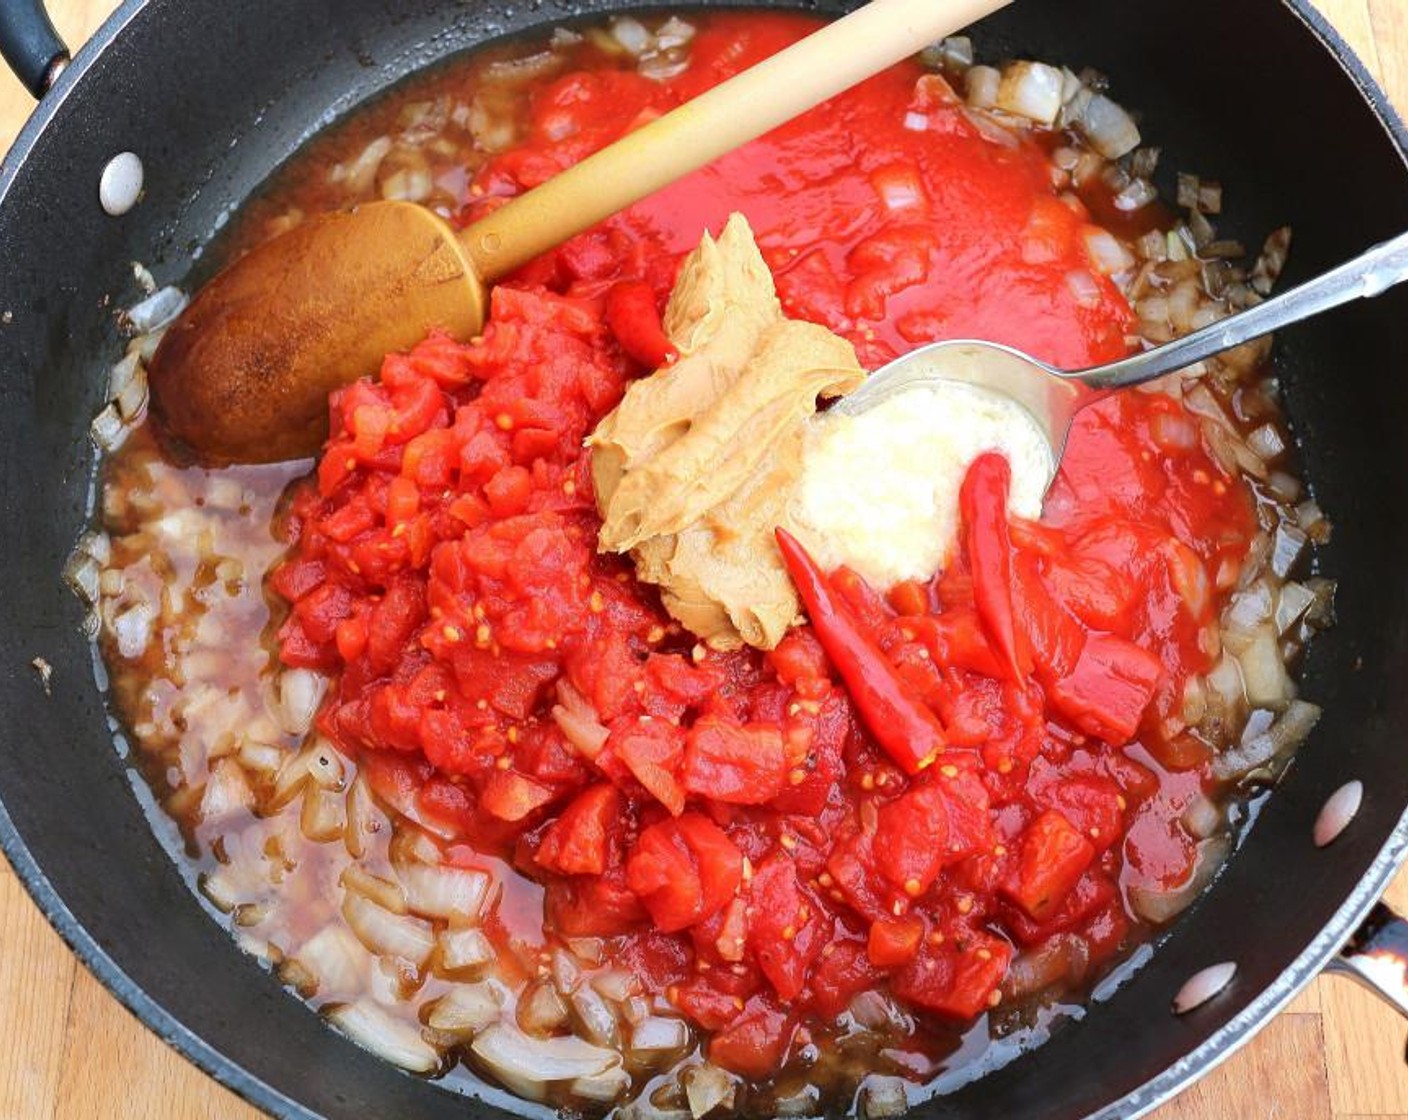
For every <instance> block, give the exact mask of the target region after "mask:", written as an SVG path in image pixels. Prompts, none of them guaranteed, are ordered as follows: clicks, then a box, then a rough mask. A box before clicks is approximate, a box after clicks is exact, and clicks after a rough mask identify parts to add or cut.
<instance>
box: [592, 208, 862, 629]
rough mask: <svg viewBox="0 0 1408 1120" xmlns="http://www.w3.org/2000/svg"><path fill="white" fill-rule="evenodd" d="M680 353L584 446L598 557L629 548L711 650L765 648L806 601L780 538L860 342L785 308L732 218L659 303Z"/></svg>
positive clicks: (854, 370)
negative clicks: (812, 442) (810, 425)
mask: <svg viewBox="0 0 1408 1120" xmlns="http://www.w3.org/2000/svg"><path fill="white" fill-rule="evenodd" d="M664 325H665V331H666V333H667V334H668V335H669V337H670V341H671V342H672V343H673V344H674V346H675V348H676V349H677V350H678V351H679V359H678V360H677V361H675V362H674V363H672V364H671V365H668V366H665V367H663V368H661V369H659V370H657V371H656V372H655V373H654V374H653V375H652V376H650V377H646V378H643V379H641V380H640V381H637V382H636V383H635V384H633V385H632V386H631V388H630V389H629V390H628V391H627V393H626V395H625V397H624V398H623V399H622V401H621V403H620V405H619V406H617V408H616V409H615V411H613V412H612V413H610V414H609V415H608V416H606V417H605V418H604V419H603V420H602V421H601V423H600V424H599V425H597V428H596V431H595V432H593V433H592V435H591V438H590V439H589V440H588V445H589V446H590V447H591V449H592V480H593V484H594V487H595V490H596V501H597V507H598V509H600V511H601V515H602V519H603V523H602V527H601V534H600V548H601V550H602V551H603V552H630V553H631V554H632V556H633V558H634V559H635V562H636V572H637V574H638V575H639V576H640V578H641V579H643V580H645V581H647V582H649V583H654V584H658V585H659V586H660V589H661V596H662V599H663V601H664V604H665V607H666V609H667V610H668V611H669V612H670V614H671V615H672V616H673V617H674V618H676V619H678V620H679V621H680V622H681V623H682V624H683V625H684V626H686V627H687V628H688V629H689V630H691V631H692V632H693V633H694V634H696V635H697V636H698V637H700V638H702V639H703V640H704V641H705V642H707V643H708V644H709V645H711V646H713V647H715V648H717V649H735V648H737V647H738V646H740V645H742V644H743V643H747V644H748V645H752V646H757V647H759V648H762V649H771V648H772V647H773V646H775V645H776V644H777V643H778V642H779V641H780V640H781V638H782V636H783V635H784V634H785V633H786V632H787V629H788V627H789V626H791V625H792V624H793V623H794V622H796V621H798V620H799V617H800V605H799V603H798V601H797V596H796V593H795V592H794V590H793V588H792V583H791V580H789V579H788V577H787V572H786V570H785V569H784V568H783V566H782V559H781V557H780V556H779V555H778V552H777V546H776V544H775V541H774V534H773V530H774V529H775V527H776V526H778V525H783V526H785V527H787V528H789V529H792V530H794V531H797V532H799V533H800V535H801V536H802V539H803V540H804V541H805V539H806V534H805V530H800V529H799V528H798V527H797V526H795V525H793V524H792V521H791V518H790V516H789V513H788V507H789V502H790V499H791V497H792V493H793V491H794V489H795V486H796V483H797V479H798V477H799V475H800V473H801V466H802V441H803V434H804V426H805V423H806V421H807V418H808V417H810V416H811V415H813V414H814V413H815V412H816V407H817V399H818V398H819V397H834V396H838V395H841V394H844V393H848V392H850V391H851V390H853V389H855V388H856V387H857V386H858V385H859V384H860V382H861V380H862V379H863V378H864V376H865V374H864V372H863V371H862V370H861V368H860V365H859V363H858V362H857V361H856V356H855V351H854V349H853V348H852V347H851V344H850V343H849V342H847V341H846V340H845V339H843V338H839V337H837V336H836V335H834V334H832V333H831V332H830V331H828V330H826V329H825V328H824V327H820V326H817V325H816V324H814V323H804V322H800V321H798V320H794V319H788V318H786V317H785V316H784V315H783V313H782V306H781V304H780V303H779V302H778V298H777V290H776V288H775V287H774V285H773V279H772V275H771V273H769V271H768V268H767V265H766V263H764V261H763V258H762V254H761V253H760V252H759V251H758V247H757V244H756V243H755V242H754V240H753V233H752V230H751V229H749V227H748V223H747V221H746V220H745V219H744V218H743V216H742V215H741V214H734V215H733V216H732V217H731V218H730V219H729V221H728V224H727V225H726V226H725V227H724V231H723V233H722V234H721V235H720V236H719V239H718V240H717V241H715V240H714V239H713V238H712V237H710V236H709V235H708V234H707V233H706V234H705V235H704V239H703V240H702V241H701V242H700V244H699V247H698V248H697V249H696V250H695V251H694V252H693V253H692V254H691V255H690V256H689V258H688V260H686V261H685V263H684V266H683V268H682V269H681V272H680V277H679V280H678V282H677V283H676V284H675V289H674V291H673V292H672V293H671V295H670V302H669V305H668V306H667V308H666V311H665V321H664Z"/></svg>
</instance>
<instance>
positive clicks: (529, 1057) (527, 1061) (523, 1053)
mask: <svg viewBox="0 0 1408 1120" xmlns="http://www.w3.org/2000/svg"><path fill="white" fill-rule="evenodd" d="M471 1049H472V1050H473V1052H474V1055H475V1057H477V1058H478V1059H479V1060H480V1061H481V1062H483V1063H484V1065H485V1066H487V1067H488V1069H489V1071H490V1072H491V1073H493V1074H494V1075H495V1076H497V1077H500V1078H502V1079H504V1080H505V1081H506V1082H511V1083H517V1084H521V1083H523V1082H525V1081H526V1082H530V1083H534V1084H536V1085H538V1086H539V1087H541V1086H543V1085H546V1084H548V1083H550V1082H554V1081H575V1080H576V1079H577V1078H579V1077H595V1076H597V1075H598V1074H601V1073H605V1072H606V1071H607V1070H608V1069H611V1068H613V1067H615V1066H617V1065H619V1064H620V1062H621V1055H620V1054H618V1053H617V1052H616V1051H615V1050H608V1049H606V1048H605V1047H602V1046H593V1045H592V1044H591V1043H590V1042H586V1041H584V1040H583V1039H580V1038H576V1037H574V1036H571V1035H568V1036H565V1037H561V1038H533V1037H532V1036H530V1035H526V1034H524V1033H523V1032H522V1031H521V1030H519V1029H518V1028H517V1027H515V1026H513V1024H511V1023H508V1022H500V1023H494V1024H492V1025H491V1026H489V1027H487V1028H486V1029H485V1030H483V1031H481V1032H480V1033H479V1035H478V1036H477V1037H476V1038H475V1040H474V1043H473V1045H472V1046H471Z"/></svg>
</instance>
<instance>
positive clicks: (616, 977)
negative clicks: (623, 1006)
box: [592, 968, 640, 1003]
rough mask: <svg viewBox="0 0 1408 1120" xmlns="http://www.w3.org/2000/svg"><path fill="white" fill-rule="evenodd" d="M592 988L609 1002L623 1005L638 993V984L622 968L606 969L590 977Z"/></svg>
mask: <svg viewBox="0 0 1408 1120" xmlns="http://www.w3.org/2000/svg"><path fill="white" fill-rule="evenodd" d="M592 987H594V988H595V989H596V990H597V991H599V992H600V993H601V994H602V995H604V996H605V997H606V998H607V999H609V1000H615V1001H616V1002H617V1003H624V1002H625V1001H626V1000H628V999H630V998H631V996H633V995H635V994H636V993H637V992H639V991H640V984H639V982H638V981H637V980H636V978H635V975H634V974H633V973H630V972H627V971H626V970H625V969H623V968H613V969H608V970H607V971H606V972H598V973H597V974H596V975H595V976H593V977H592Z"/></svg>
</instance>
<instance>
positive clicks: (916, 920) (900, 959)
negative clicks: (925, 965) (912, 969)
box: [866, 914, 924, 968]
mask: <svg viewBox="0 0 1408 1120" xmlns="http://www.w3.org/2000/svg"><path fill="white" fill-rule="evenodd" d="M923 937H924V920H923V919H922V918H920V917H919V916H918V915H916V914H906V915H905V916H904V917H902V918H881V919H880V920H879V921H875V922H871V923H870V937H869V940H868V941H867V942H866V954H867V955H868V956H869V957H870V963H871V964H873V965H874V966H875V967H876V968H895V967H897V966H899V965H902V964H906V963H907V962H909V961H910V960H912V959H913V957H914V954H915V953H917V952H919V942H920V941H921V940H922V939H923Z"/></svg>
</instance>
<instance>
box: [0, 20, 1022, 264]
mask: <svg viewBox="0 0 1408 1120" xmlns="http://www.w3.org/2000/svg"><path fill="white" fill-rule="evenodd" d="M1011 2H1012V0H870V2H869V3H867V4H865V5H864V6H863V7H860V8H857V9H856V10H855V11H853V12H851V13H850V14H848V15H845V16H843V17H841V18H840V19H838V20H836V21H835V22H834V23H829V24H827V25H826V26H824V27H822V28H821V29H820V30H819V31H814V32H813V33H812V34H810V35H808V36H807V37H806V38H805V39H801V40H799V41H798V42H796V43H794V44H792V45H791V46H789V47H787V48H786V49H784V50H782V51H780V52H779V53H777V54H775V55H773V56H772V57H770V58H767V59H764V60H763V61H762V62H760V63H758V64H757V65H755V66H753V67H751V68H749V69H747V70H745V71H743V72H742V73H740V74H737V75H735V76H734V77H732V78H730V79H729V80H728V81H726V82H723V83H721V84H720V85H717V86H715V87H713V88H712V89H710V90H708V91H706V92H704V93H702V94H700V95H699V96H698V97H696V98H694V99H693V100H692V101H687V102H685V103H684V104H683V105H681V106H679V107H678V108H676V109H674V110H672V111H671V112H669V113H666V114H665V115H664V116H663V117H659V118H657V119H656V120H654V121H652V122H650V123H649V124H647V125H645V126H643V127H641V128H638V129H636V130H635V131H633V132H629V133H627V134H626V135H625V136H623V137H621V138H620V139H619V140H617V141H616V142H615V143H614V144H611V145H610V146H609V147H606V148H603V149H601V150H600V151H598V152H596V153H595V154H593V155H591V156H588V157H587V158H586V159H584V160H582V162H580V163H578V164H576V165H574V166H572V167H569V168H568V169H567V170H565V171H563V172H561V173H560V174H558V175H555V176H554V177H553V178H551V179H549V180H548V181H547V182H546V183H544V184H543V185H542V186H539V187H536V188H535V189H533V190H531V191H529V192H528V193H527V194H524V195H520V196H519V197H518V198H516V199H514V200H513V201H512V202H510V203H508V204H507V205H505V206H503V207H502V208H500V209H498V210H495V211H493V212H492V213H490V214H488V215H487V216H485V217H484V218H482V219H480V220H479V221H477V222H475V223H474V224H473V225H472V226H470V227H469V228H468V229H465V230H464V231H462V232H461V233H460V240H461V242H462V243H463V245H464V247H465V249H466V251H467V252H468V254H469V257H470V260H472V261H473V262H474V266H475V271H476V272H477V273H478V275H479V278H480V279H481V280H483V281H484V282H485V283H489V282H491V281H494V280H497V279H498V278H499V277H501V276H503V275H505V274H506V273H509V272H512V271H513V270H514V269H516V268H518V267H519V266H520V265H522V264H524V263H526V262H527V261H530V260H532V259H533V258H534V257H536V256H537V255H538V254H539V253H543V252H545V251H547V250H548V249H551V248H553V247H554V246H555V245H560V244H561V243H562V242H563V241H566V240H567V239H568V238H569V237H572V236H573V235H574V234H577V233H580V232H582V230H584V229H588V228H590V227H591V226H593V225H595V224H596V223H597V222H599V221H601V220H602V219H603V218H607V217H609V216H610V215H612V214H614V213H616V212H617V211H618V210H622V209H625V207H627V206H629V205H631V203H633V202H636V201H637V200H639V199H642V198H644V197H645V196H646V195H648V194H652V193H654V192H655V191H657V190H659V189H660V188H661V187H663V186H665V185H666V184H667V183H671V182H673V181H674V180H676V179H678V178H680V177H681V176H683V175H686V174H688V173H689V172H691V171H694V170H695V169H697V168H700V167H703V166H704V165H705V164H706V163H709V162H711V161H712V160H714V159H716V158H717V157H719V156H721V155H723V154H724V153H725V152H728V151H731V150H732V149H734V148H737V147H739V146H740V145H742V144H744V143H746V142H747V141H749V140H752V139H753V138H754V137H756V136H761V135H762V134H763V133H764V132H768V131H769V130H771V129H773V128H776V127H777V126H778V125H780V124H783V123H784V122H786V121H789V120H791V119H792V118H793V117H795V116H797V115H798V114H800V113H803V112H805V111H806V110H808V109H810V108H812V106H814V105H819V104H820V103H821V102H823V101H825V100H827V99H828V98H830V97H834V96H835V95H836V94H838V93H840V92H842V91H843V90H846V89H849V88H850V87H851V86H853V85H855V84H856V83H857V82H860V81H862V80H864V79H865V78H868V77H870V76H871V75H872V74H875V73H878V72H879V71H881V70H883V69H885V67H887V66H890V65H892V64H893V63H896V62H899V61H900V60H901V59H903V58H906V57H908V56H909V55H911V54H914V53H915V52H916V51H919V50H920V49H922V48H923V47H925V46H926V45H928V44H929V43H932V42H934V41H935V40H936V39H940V38H942V37H943V36H945V35H951V34H952V33H953V32H955V31H957V30H959V28H962V27H966V26H967V25H968V24H970V23H974V22H976V21H977V20H979V19H981V18H983V17H984V16H987V15H990V14H991V13H992V12H994V11H996V10H997V9H999V8H1001V7H1004V6H1006V5H1007V4H1009V3H1011ZM3 3H4V0H0V5H3Z"/></svg>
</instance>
